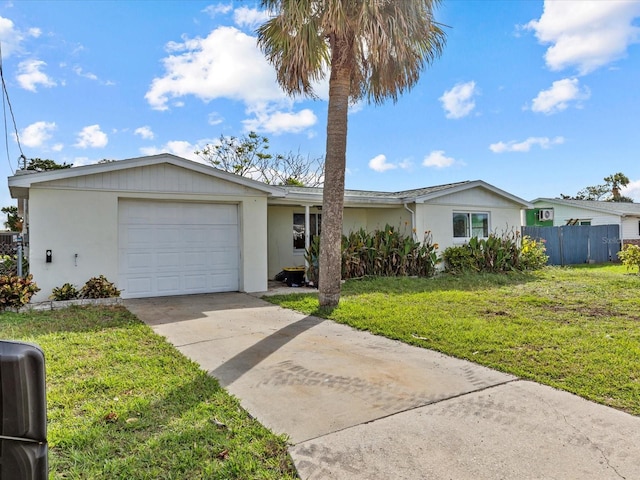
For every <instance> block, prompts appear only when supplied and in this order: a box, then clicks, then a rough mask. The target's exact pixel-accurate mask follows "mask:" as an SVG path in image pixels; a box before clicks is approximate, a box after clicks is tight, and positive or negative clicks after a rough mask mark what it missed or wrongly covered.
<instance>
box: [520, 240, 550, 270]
mask: <svg viewBox="0 0 640 480" xmlns="http://www.w3.org/2000/svg"><path fill="white" fill-rule="evenodd" d="M546 251H547V247H545V245H544V241H543V240H535V239H533V238H531V237H529V236H528V235H525V236H524V237H522V243H521V246H520V267H521V269H522V270H539V269H540V268H542V267H544V266H545V265H546V264H547V261H548V260H549V256H548V255H547V254H546Z"/></svg>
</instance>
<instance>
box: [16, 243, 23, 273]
mask: <svg viewBox="0 0 640 480" xmlns="http://www.w3.org/2000/svg"><path fill="white" fill-rule="evenodd" d="M17 257H18V260H17V261H18V265H17V267H18V276H19V277H22V235H18V254H17Z"/></svg>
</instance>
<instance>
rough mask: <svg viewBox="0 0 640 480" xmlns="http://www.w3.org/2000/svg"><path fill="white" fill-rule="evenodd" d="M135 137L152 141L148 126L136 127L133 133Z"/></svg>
mask: <svg viewBox="0 0 640 480" xmlns="http://www.w3.org/2000/svg"><path fill="white" fill-rule="evenodd" d="M133 133H134V134H135V135H140V136H141V137H142V138H144V139H145V140H153V136H154V135H153V130H151V127H149V126H148V125H145V126H144V127H138V128H136V129H135V130H134V132H133Z"/></svg>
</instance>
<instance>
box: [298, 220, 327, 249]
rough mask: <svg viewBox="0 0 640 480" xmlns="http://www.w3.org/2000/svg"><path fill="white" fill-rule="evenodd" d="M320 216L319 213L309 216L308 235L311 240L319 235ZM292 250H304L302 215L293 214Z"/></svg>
mask: <svg viewBox="0 0 640 480" xmlns="http://www.w3.org/2000/svg"><path fill="white" fill-rule="evenodd" d="M321 220H322V215H321V214H319V213H310V214H309V229H310V230H311V231H310V232H309V235H310V237H311V238H313V237H314V236H315V235H320V222H321ZM293 248H295V249H296V250H304V213H294V214H293Z"/></svg>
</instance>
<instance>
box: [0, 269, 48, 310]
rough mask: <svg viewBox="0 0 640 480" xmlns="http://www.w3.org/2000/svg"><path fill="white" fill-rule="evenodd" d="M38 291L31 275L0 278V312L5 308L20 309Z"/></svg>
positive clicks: (3, 276) (2, 276)
mask: <svg viewBox="0 0 640 480" xmlns="http://www.w3.org/2000/svg"><path fill="white" fill-rule="evenodd" d="M38 291H40V288H38V286H37V285H36V283H35V282H34V281H33V277H32V276H31V275H27V276H26V277H18V276H17V275H1V276H0V310H6V309H7V308H15V309H17V310H18V309H20V308H21V307H23V306H25V305H26V304H27V303H29V300H31V297H32V296H33V295H34V294H35V293H36V292H38Z"/></svg>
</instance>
